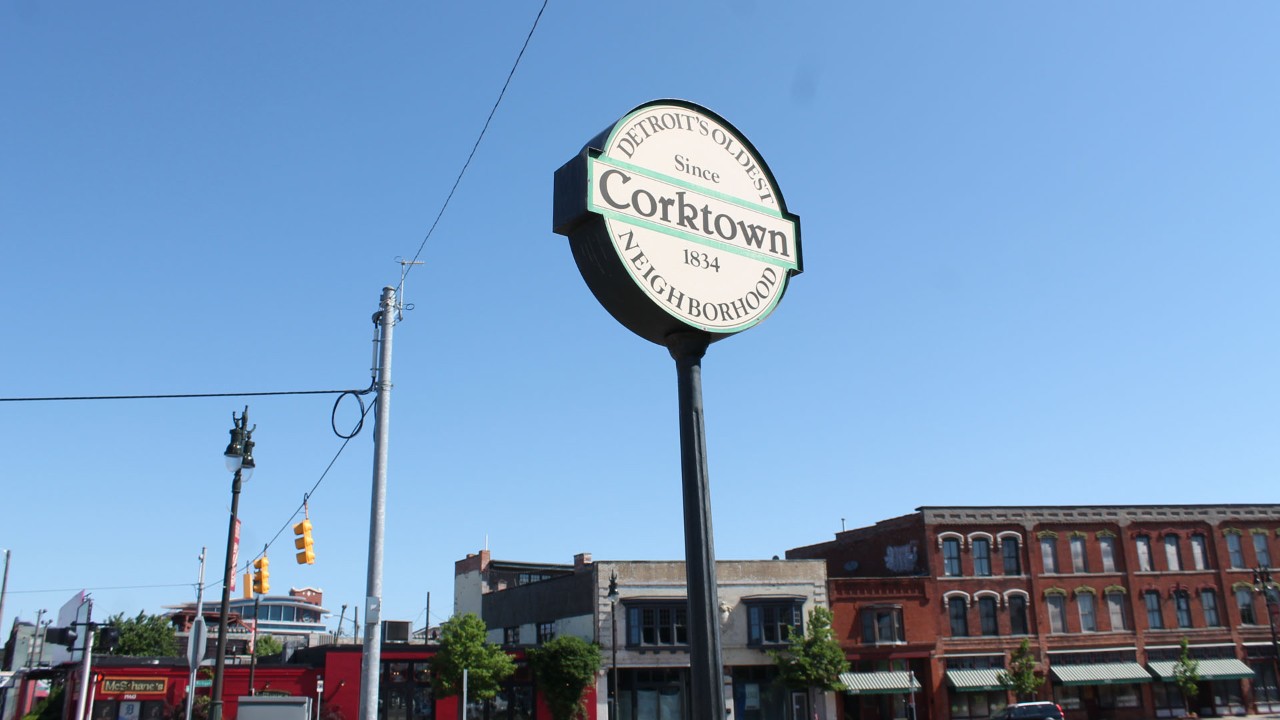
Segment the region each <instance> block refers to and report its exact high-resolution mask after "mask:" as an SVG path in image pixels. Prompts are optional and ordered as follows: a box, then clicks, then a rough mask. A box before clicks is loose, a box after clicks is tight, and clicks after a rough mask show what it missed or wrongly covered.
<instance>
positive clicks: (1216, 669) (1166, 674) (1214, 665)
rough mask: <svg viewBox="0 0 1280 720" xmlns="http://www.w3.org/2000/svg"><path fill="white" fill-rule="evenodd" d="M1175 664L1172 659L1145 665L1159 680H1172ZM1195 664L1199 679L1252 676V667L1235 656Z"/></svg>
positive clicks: (1244, 678) (1243, 678)
mask: <svg viewBox="0 0 1280 720" xmlns="http://www.w3.org/2000/svg"><path fill="white" fill-rule="evenodd" d="M1177 664H1178V663H1177V662H1176V661H1173V660H1157V661H1155V662H1149V663H1147V667H1149V668H1151V672H1153V673H1155V674H1156V675H1159V676H1160V679H1161V680H1164V681H1165V682H1173V667H1174V666H1175V665H1177ZM1196 665H1197V667H1196V672H1197V673H1198V674H1199V675H1200V679H1201V680H1248V679H1249V678H1251V677H1253V669H1252V668H1250V667H1249V666H1248V665H1245V664H1244V663H1242V662H1240V661H1239V660H1236V659H1235V658H1219V659H1217V660H1197V661H1196Z"/></svg>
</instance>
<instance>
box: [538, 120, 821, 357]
mask: <svg viewBox="0 0 1280 720" xmlns="http://www.w3.org/2000/svg"><path fill="white" fill-rule="evenodd" d="M555 196H556V199H555V216H554V220H553V227H554V230H555V232H557V233H560V234H562V235H567V236H568V237H569V240H570V245H571V247H572V248H573V253H574V258H575V260H576V261H577V264H578V269H579V271H580V272H581V273H582V276H583V278H584V279H585V280H586V282H587V285H588V286H589V287H590V288H591V291H592V292H593V293H594V294H595V296H596V298H597V299H598V300H599V301H600V303H601V304H602V305H604V307H605V309H607V310H608V311H609V312H610V313H611V314H612V315H613V316H614V317H615V318H616V319H617V320H618V321H619V322H621V323H622V324H623V325H625V326H626V327H627V328H629V329H630V330H632V331H633V332H635V333H636V334H638V335H640V336H641V337H643V338H645V339H647V340H650V341H652V342H655V343H658V344H663V345H665V344H666V338H667V336H669V335H671V334H672V333H675V332H680V331H685V330H689V329H694V330H701V331H705V332H707V333H709V334H710V336H711V337H710V339H711V340H713V341H714V340H718V339H721V338H723V337H727V336H729V335H732V334H734V333H737V332H741V331H742V330H745V329H747V328H749V327H752V326H754V325H756V324H757V323H759V322H760V321H761V320H763V319H764V318H766V317H768V315H769V313H771V312H772V311H773V309H774V308H775V307H777V304H778V301H779V300H780V299H781V297H782V295H783V293H784V292H785V291H786V288H787V283H788V281H789V280H790V278H791V276H792V275H796V274H799V273H800V271H801V270H802V268H803V265H802V262H801V256H800V221H799V218H798V217H796V216H795V215H793V214H791V213H789V212H788V211H787V208H786V204H785V203H784V201H783V199H782V193H781V192H780V191H779V189H778V186H777V183H776V182H775V181H774V178H773V174H772V173H771V172H770V171H769V168H768V166H766V165H765V163H764V161H763V160H762V159H761V158H760V156H759V154H758V153H757V152H756V150H755V148H754V147H753V146H752V145H751V143H750V142H749V141H748V140H747V139H746V138H745V137H743V136H742V134H741V133H739V132H738V131H737V130H736V129H735V128H734V127H733V126H732V125H730V124H729V123H728V122H726V121H725V120H724V119H723V118H721V117H720V116H719V115H717V114H715V113H713V112H711V111H710V110H707V109H706V108H703V107H701V106H698V105H695V104H693V103H689V102H684V101H679V100H655V101H653V102H650V103H646V104H644V105H641V106H640V107H638V108H636V109H635V110H632V111H631V112H630V113H628V114H627V115H626V116H624V117H623V118H622V119H621V120H619V121H618V122H616V123H614V124H613V126H611V127H610V128H607V129H606V130H605V131H604V132H602V133H600V135H598V136H596V137H595V138H594V139H592V140H591V141H590V142H588V143H587V145H586V147H584V148H583V150H582V152H581V153H580V154H579V155H578V156H577V157H575V158H574V159H573V160H571V161H570V162H569V163H567V164H565V165H564V166H563V167H562V168H560V170H559V171H557V172H556V183H555Z"/></svg>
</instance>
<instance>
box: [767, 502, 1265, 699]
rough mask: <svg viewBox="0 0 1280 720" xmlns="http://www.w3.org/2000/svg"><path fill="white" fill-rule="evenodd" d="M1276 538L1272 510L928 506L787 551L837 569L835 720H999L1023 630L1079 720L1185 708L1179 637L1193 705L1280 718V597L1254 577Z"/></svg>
mask: <svg viewBox="0 0 1280 720" xmlns="http://www.w3.org/2000/svg"><path fill="white" fill-rule="evenodd" d="M1278 532H1280V505H1171V506H1145V505H1144V506H1086V507H922V508H919V509H917V510H916V512H914V513H912V514H910V515H905V516H902V517H898V518H893V519H890V520H885V521H882V522H879V523H876V524H875V525H872V526H870V527H864V528H858V529H854V530H849V531H845V532H841V533H839V534H837V535H836V537H835V538H834V539H833V540H831V541H828V542H824V543H819V544H816V545H810V546H807V547H802V548H796V549H794V550H791V551H789V552H788V553H787V557H788V558H822V559H824V560H826V562H827V573H828V576H829V578H830V579H829V581H828V582H829V589H828V600H829V602H830V605H831V609H832V612H833V613H834V615H835V629H836V632H837V633H838V635H839V637H840V638H841V642H842V644H843V645H844V647H845V649H846V654H847V655H848V657H849V659H850V661H851V662H852V663H853V665H854V670H855V673H853V674H851V675H850V677H848V678H847V679H846V682H847V684H849V686H850V687H851V689H852V692H853V693H854V694H850V695H845V696H844V697H843V698H842V703H843V704H842V707H841V710H840V712H841V717H842V718H846V719H849V720H890V719H891V718H906V717H908V716H909V715H910V714H911V712H912V705H913V704H914V711H915V712H914V714H915V716H916V717H918V718H920V720H982V719H983V718H987V717H990V716H991V715H993V714H994V713H995V712H996V711H998V710H999V709H1000V708H1001V707H1003V706H1004V705H1005V704H1006V703H1008V702H1010V701H1011V700H1012V699H1013V698H1012V697H1011V696H1010V695H1009V694H1008V693H1007V692H1006V691H1005V690H1004V689H1003V688H1002V687H1001V685H1000V683H999V681H998V679H997V678H998V674H999V672H1000V671H1001V670H1003V669H1004V668H1005V667H1006V663H1007V662H1008V659H1009V655H1010V653H1011V652H1012V651H1014V650H1015V649H1016V648H1017V647H1018V646H1019V644H1020V643H1021V642H1022V641H1023V640H1024V639H1025V640H1027V641H1028V642H1029V643H1030V647H1031V649H1032V651H1033V653H1034V654H1035V657H1036V658H1037V660H1038V670H1037V672H1038V673H1039V674H1041V675H1042V676H1043V677H1044V679H1045V680H1046V682H1045V684H1044V685H1043V686H1042V687H1041V689H1040V699H1054V700H1057V701H1058V702H1059V703H1060V704H1061V705H1062V706H1063V708H1064V709H1065V710H1066V711H1067V714H1068V716H1069V717H1072V720H1079V719H1081V718H1087V719H1088V720H1138V718H1152V717H1175V716H1180V715H1182V714H1183V709H1182V706H1183V698H1182V696H1181V694H1180V693H1179V692H1178V690H1177V687H1176V685H1174V684H1173V682H1172V667H1173V664H1174V662H1175V661H1176V660H1177V658H1178V656H1179V654H1180V647H1179V646H1180V642H1181V640H1182V639H1183V638H1186V639H1187V641H1188V643H1189V648H1190V653H1191V656H1192V657H1193V658H1195V659H1197V660H1198V661H1199V667H1200V675H1201V682H1200V684H1199V692H1198V693H1197V695H1196V696H1195V697H1193V698H1189V705H1190V706H1191V709H1192V710H1193V711H1196V712H1198V713H1200V715H1201V716H1225V715H1239V714H1244V713H1245V712H1273V711H1280V694H1278V693H1277V687H1276V685H1277V684H1276V672H1275V644H1274V633H1273V631H1272V627H1273V625H1272V623H1274V615H1273V614H1272V612H1271V611H1272V610H1274V609H1280V602H1277V600H1280V598H1277V596H1276V594H1275V591H1274V590H1272V591H1271V594H1270V596H1268V595H1265V594H1264V593H1262V592H1261V589H1262V585H1261V584H1257V582H1258V580H1259V576H1260V575H1261V574H1262V573H1261V572H1259V569H1266V568H1269V567H1270V566H1271V565H1272V562H1273V558H1276V557H1278V556H1280V537H1277V534H1278ZM1277 574H1278V576H1280V571H1277ZM1277 579H1280V577H1278V578H1277ZM913 681H914V683H918V689H917V690H916V691H915V692H914V693H913V692H912V688H913V687H915V686H914V685H913Z"/></svg>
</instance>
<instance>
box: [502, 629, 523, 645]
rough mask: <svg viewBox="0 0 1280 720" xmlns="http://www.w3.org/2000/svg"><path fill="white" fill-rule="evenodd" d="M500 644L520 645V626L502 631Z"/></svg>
mask: <svg viewBox="0 0 1280 720" xmlns="http://www.w3.org/2000/svg"><path fill="white" fill-rule="evenodd" d="M502 644H503V645H519V644H520V626H519V625H516V626H514V627H509V628H503V629H502Z"/></svg>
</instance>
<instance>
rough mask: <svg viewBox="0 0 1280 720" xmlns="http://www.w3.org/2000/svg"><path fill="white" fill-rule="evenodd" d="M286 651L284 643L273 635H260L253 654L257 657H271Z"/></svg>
mask: <svg viewBox="0 0 1280 720" xmlns="http://www.w3.org/2000/svg"><path fill="white" fill-rule="evenodd" d="M282 652H284V643H283V642H281V641H280V640H279V639H277V638H276V637H274V636H272V635H259V636H258V639H257V640H255V641H254V644H253V654H254V655H256V656H257V657H260V658H262V657H271V656H272V655H279V654H280V653H282Z"/></svg>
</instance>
